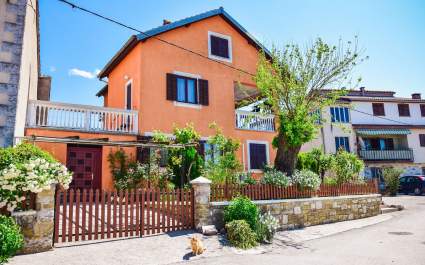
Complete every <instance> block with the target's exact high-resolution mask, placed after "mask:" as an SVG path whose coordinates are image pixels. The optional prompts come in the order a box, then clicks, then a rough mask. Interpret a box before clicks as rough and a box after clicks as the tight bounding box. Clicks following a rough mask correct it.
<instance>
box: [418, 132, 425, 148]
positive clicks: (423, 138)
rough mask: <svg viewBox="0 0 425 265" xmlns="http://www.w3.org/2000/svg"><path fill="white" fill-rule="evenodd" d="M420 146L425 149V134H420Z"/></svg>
mask: <svg viewBox="0 0 425 265" xmlns="http://www.w3.org/2000/svg"><path fill="white" fill-rule="evenodd" d="M419 145H420V146H422V147H425V134H419Z"/></svg>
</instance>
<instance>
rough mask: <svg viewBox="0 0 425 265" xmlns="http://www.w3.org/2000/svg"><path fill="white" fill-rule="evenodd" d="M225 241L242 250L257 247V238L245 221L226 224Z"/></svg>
mask: <svg viewBox="0 0 425 265" xmlns="http://www.w3.org/2000/svg"><path fill="white" fill-rule="evenodd" d="M226 231H227V239H229V241H230V243H231V244H232V245H233V246H235V247H237V248H242V249H248V248H252V247H255V246H256V245H257V236H256V234H255V233H254V232H253V231H252V229H251V227H250V225H249V224H248V223H247V222H246V221H245V220H233V221H231V222H229V223H227V224H226Z"/></svg>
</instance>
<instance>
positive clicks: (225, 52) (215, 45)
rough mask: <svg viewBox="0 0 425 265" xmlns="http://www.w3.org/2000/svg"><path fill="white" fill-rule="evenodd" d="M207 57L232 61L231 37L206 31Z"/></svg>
mask: <svg viewBox="0 0 425 265" xmlns="http://www.w3.org/2000/svg"><path fill="white" fill-rule="evenodd" d="M208 57H210V58H212V59H216V60H221V61H225V62H229V63H231V62H232V38H231V37H230V36H226V35H223V34H220V33H215V32H211V31H208Z"/></svg>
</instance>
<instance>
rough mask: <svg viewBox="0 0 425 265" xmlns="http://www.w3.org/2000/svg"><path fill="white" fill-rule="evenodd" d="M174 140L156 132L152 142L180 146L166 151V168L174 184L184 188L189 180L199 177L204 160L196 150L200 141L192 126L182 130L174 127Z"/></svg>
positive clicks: (189, 125) (188, 125)
mask: <svg viewBox="0 0 425 265" xmlns="http://www.w3.org/2000/svg"><path fill="white" fill-rule="evenodd" d="M173 134H174V136H175V139H174V140H173V141H170V139H169V138H168V137H167V136H165V135H164V134H163V133H161V132H159V131H156V132H155V135H154V137H153V138H154V139H153V140H154V141H155V142H159V143H170V142H173V143H174V144H181V145H182V146H181V147H178V148H170V149H169V150H168V166H169V167H170V169H171V170H172V172H173V175H174V179H173V180H174V183H175V184H176V185H178V186H180V187H184V185H185V184H187V183H188V182H189V181H190V180H192V179H195V178H197V177H199V176H200V175H201V172H202V169H203V165H204V160H203V159H202V157H201V156H200V155H199V153H198V150H197V149H196V147H197V145H198V144H199V140H200V139H201V137H200V135H199V134H198V133H197V132H196V130H195V128H194V127H193V124H186V127H184V128H178V127H175V128H174V130H173Z"/></svg>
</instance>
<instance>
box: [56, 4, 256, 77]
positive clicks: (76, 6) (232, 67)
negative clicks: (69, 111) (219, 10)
mask: <svg viewBox="0 0 425 265" xmlns="http://www.w3.org/2000/svg"><path fill="white" fill-rule="evenodd" d="M58 1H59V2H62V3H65V4H67V5H69V6H71V8H76V9H79V10H81V11H83V12H86V13H89V14H91V15H94V16H96V17H99V18H101V19H104V20H107V21H109V22H112V23H114V24H117V25H119V26H121V27H124V28H127V29H130V30H133V31H136V32H138V33H140V34H143V35H145V36H146V37H149V38H153V39H156V40H158V41H160V42H162V43H165V44H167V45H170V46H173V47H175V48H178V49H181V50H184V51H186V52H189V53H191V54H194V55H197V56H200V57H202V58H204V59H207V60H209V61H212V62H215V63H218V64H221V65H224V66H226V67H228V68H231V69H233V70H237V71H239V72H242V73H244V74H247V75H250V76H255V75H254V74H252V73H250V72H248V71H246V70H243V69H240V68H237V67H234V66H232V65H229V64H225V63H223V62H220V61H217V60H214V59H211V58H210V57H208V56H205V55H203V54H201V53H199V52H196V51H193V50H191V49H188V48H185V47H183V46H180V45H178V44H175V43H173V42H170V41H167V40H164V39H162V38H160V37H157V36H153V35H149V34H146V33H145V32H143V31H141V30H139V29H136V28H134V27H132V26H129V25H126V24H124V23H122V22H119V21H117V20H115V19H112V18H109V17H106V16H104V15H101V14H99V13H97V12H94V11H91V10H88V9H86V8H84V7H81V6H78V5H76V4H74V3H71V2H69V1H66V0H58Z"/></svg>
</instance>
